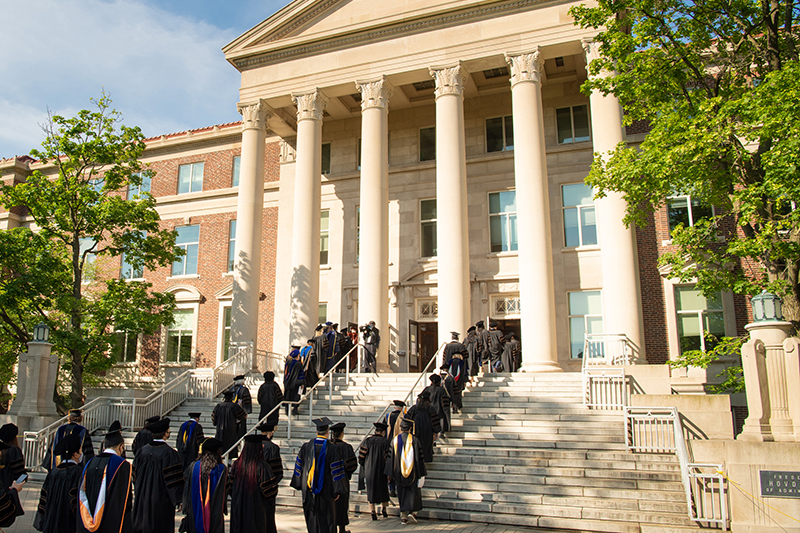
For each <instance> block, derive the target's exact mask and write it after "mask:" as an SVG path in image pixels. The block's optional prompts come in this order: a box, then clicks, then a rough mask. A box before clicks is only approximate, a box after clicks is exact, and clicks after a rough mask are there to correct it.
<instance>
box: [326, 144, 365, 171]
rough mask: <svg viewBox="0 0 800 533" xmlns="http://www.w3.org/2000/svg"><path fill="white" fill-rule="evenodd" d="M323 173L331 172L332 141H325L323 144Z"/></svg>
mask: <svg viewBox="0 0 800 533" xmlns="http://www.w3.org/2000/svg"><path fill="white" fill-rule="evenodd" d="M359 153H360V150H359ZM360 160H361V158H360V157H359V161H360ZM322 173H323V174H330V173H331V143H325V144H323V145H322Z"/></svg>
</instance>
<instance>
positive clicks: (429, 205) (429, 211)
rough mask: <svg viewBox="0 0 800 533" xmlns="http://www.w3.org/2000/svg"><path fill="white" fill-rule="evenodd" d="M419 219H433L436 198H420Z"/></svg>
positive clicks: (434, 216)
mask: <svg viewBox="0 0 800 533" xmlns="http://www.w3.org/2000/svg"><path fill="white" fill-rule="evenodd" d="M420 211H421V214H420V219H421V220H435V219H436V200H422V201H421V202H420Z"/></svg>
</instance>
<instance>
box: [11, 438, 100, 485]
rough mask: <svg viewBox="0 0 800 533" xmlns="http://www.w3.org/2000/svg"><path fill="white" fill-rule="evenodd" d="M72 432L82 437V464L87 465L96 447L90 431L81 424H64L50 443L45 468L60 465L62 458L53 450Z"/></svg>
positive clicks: (49, 468)
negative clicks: (93, 444)
mask: <svg viewBox="0 0 800 533" xmlns="http://www.w3.org/2000/svg"><path fill="white" fill-rule="evenodd" d="M72 433H78V436H79V437H80V439H81V453H82V454H83V458H82V459H81V466H86V465H87V464H88V463H89V461H90V460H91V459H92V457H94V447H93V446H92V437H91V435H89V431H88V430H87V429H86V428H85V427H83V426H82V425H80V424H75V423H71V424H64V425H63V426H61V427H60V428H58V429H57V430H56V434H55V436H54V437H53V442H52V443H51V444H50V447H49V448H47V453H46V454H45V456H44V462H43V463H42V466H43V467H44V468H45V470H48V471H50V470H52V469H53V468H55V467H56V466H58V463H59V462H60V458H59V457H58V456H56V455H55V454H53V450H54V449H55V447H56V444H58V441H60V440H61V439H63V438H64V437H66V436H67V435H71V434H72ZM6 488H8V486H6Z"/></svg>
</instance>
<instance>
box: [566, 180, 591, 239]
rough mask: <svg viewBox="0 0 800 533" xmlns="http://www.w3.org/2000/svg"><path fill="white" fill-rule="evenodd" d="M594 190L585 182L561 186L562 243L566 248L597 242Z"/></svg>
mask: <svg viewBox="0 0 800 533" xmlns="http://www.w3.org/2000/svg"><path fill="white" fill-rule="evenodd" d="M593 197H594V192H593V191H592V189H591V187H589V186H588V185H586V184H585V183H575V184H572V185H562V186H561V198H562V204H563V211H564V244H565V245H566V246H567V248H574V247H577V246H593V245H596V244H597V218H596V216H595V211H594V198H593Z"/></svg>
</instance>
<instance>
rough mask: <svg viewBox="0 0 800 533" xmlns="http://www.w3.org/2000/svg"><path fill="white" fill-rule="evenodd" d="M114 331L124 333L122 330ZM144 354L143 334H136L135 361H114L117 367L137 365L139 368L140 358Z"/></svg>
mask: <svg viewBox="0 0 800 533" xmlns="http://www.w3.org/2000/svg"><path fill="white" fill-rule="evenodd" d="M114 333H115V334H116V333H122V331H121V330H114ZM141 355H142V334H141V333H137V334H136V359H135V360H134V361H117V362H116V363H114V367H115V368H133V367H136V368H137V370H138V366H139V358H140V357H141Z"/></svg>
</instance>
